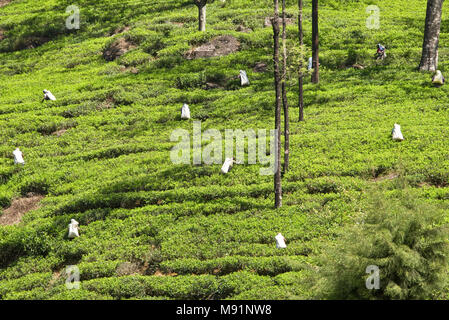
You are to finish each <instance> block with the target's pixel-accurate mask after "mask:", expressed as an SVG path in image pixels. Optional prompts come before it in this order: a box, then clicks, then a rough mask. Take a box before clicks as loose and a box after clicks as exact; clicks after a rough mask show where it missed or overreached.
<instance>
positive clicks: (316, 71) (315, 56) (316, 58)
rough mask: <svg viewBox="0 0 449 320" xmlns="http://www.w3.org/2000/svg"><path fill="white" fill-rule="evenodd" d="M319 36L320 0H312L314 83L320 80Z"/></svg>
mask: <svg viewBox="0 0 449 320" xmlns="http://www.w3.org/2000/svg"><path fill="white" fill-rule="evenodd" d="M319 46H320V42H319V36H318V0H312V56H313V58H312V60H313V68H314V69H313V74H312V83H319V82H320V61H319Z"/></svg>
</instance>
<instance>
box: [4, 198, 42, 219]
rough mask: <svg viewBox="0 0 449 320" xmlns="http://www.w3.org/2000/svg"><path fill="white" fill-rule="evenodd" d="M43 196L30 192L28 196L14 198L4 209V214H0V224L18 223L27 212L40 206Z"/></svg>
mask: <svg viewBox="0 0 449 320" xmlns="http://www.w3.org/2000/svg"><path fill="white" fill-rule="evenodd" d="M43 198H44V196H42V195H34V194H30V195H28V197H26V198H17V199H14V200H13V201H12V203H11V206H10V207H9V208H7V209H5V210H3V214H2V215H1V216H0V225H3V226H8V225H14V224H18V223H19V222H20V221H22V217H23V216H24V215H25V214H26V213H28V212H30V211H32V210H36V209H38V208H39V207H40V205H39V203H40V201H41V200H42V199H43Z"/></svg>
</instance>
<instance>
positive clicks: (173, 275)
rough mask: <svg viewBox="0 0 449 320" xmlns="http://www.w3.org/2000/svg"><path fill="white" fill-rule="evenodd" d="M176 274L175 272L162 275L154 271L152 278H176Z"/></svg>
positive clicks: (158, 271)
mask: <svg viewBox="0 0 449 320" xmlns="http://www.w3.org/2000/svg"><path fill="white" fill-rule="evenodd" d="M177 275H178V274H177V273H175V272H172V273H162V272H161V271H160V270H156V272H155V273H154V276H156V277H176V276H177Z"/></svg>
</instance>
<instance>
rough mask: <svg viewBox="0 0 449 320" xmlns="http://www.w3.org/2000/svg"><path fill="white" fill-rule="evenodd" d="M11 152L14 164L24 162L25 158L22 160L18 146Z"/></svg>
mask: <svg viewBox="0 0 449 320" xmlns="http://www.w3.org/2000/svg"><path fill="white" fill-rule="evenodd" d="M12 154H13V155H14V163H15V164H25V160H23V154H22V151H20V150H19V148H17V149H16V150H14V151H13V152H12Z"/></svg>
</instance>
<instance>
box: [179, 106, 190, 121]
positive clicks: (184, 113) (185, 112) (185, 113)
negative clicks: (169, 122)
mask: <svg viewBox="0 0 449 320" xmlns="http://www.w3.org/2000/svg"><path fill="white" fill-rule="evenodd" d="M181 119H182V120H189V119H190V108H189V105H187V104H185V103H184V105H183V106H182V108H181Z"/></svg>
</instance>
